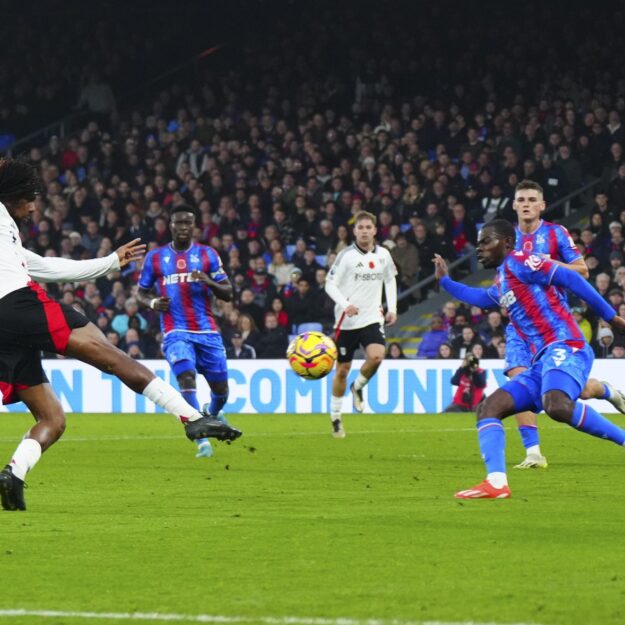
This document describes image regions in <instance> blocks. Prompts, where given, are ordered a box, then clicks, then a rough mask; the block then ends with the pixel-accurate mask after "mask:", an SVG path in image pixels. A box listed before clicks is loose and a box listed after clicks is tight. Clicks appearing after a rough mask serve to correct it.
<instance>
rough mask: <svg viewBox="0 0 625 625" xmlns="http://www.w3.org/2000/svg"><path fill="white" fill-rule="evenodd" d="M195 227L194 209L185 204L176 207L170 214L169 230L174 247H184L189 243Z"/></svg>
mask: <svg viewBox="0 0 625 625" xmlns="http://www.w3.org/2000/svg"><path fill="white" fill-rule="evenodd" d="M194 227H195V209H194V208H192V207H191V206H187V205H186V204H180V205H179V206H176V208H174V209H173V211H172V212H171V218H170V222H169V229H170V230H171V238H172V240H173V242H174V245H175V246H176V247H186V246H188V245H189V244H190V243H191V236H192V235H193V228H194Z"/></svg>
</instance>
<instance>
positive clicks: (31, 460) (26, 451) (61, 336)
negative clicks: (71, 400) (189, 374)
mask: <svg viewBox="0 0 625 625" xmlns="http://www.w3.org/2000/svg"><path fill="white" fill-rule="evenodd" d="M40 192H41V183H40V181H39V178H38V176H37V172H36V170H35V168H34V167H33V166H32V165H30V164H29V163H27V162H25V161H21V160H14V159H0V391H1V392H2V400H3V403H5V404H9V403H13V402H17V401H23V402H24V403H25V404H26V406H27V407H28V409H29V410H30V412H31V413H32V415H33V417H34V418H35V420H36V421H37V423H36V424H35V425H34V426H33V427H32V428H31V429H30V430H29V431H28V432H27V433H26V435H25V436H24V438H23V440H22V441H21V442H20V444H19V445H18V446H17V449H16V450H15V452H14V453H13V456H12V457H11V460H10V462H9V464H8V465H7V466H6V467H5V468H4V469H3V470H2V471H0V501H1V503H2V507H3V508H4V509H5V510H25V509H26V504H25V502H24V480H25V478H26V474H27V473H28V472H29V471H30V470H31V469H32V468H33V467H34V466H35V465H36V464H37V462H38V461H39V459H40V458H41V454H42V453H43V452H45V451H46V450H47V449H48V448H49V447H50V446H51V445H53V444H54V443H55V442H56V441H57V440H58V439H59V438H60V437H61V435H62V434H63V431H64V430H65V413H64V412H63V408H62V406H61V403H60V402H59V400H58V399H57V397H56V395H55V394H54V392H53V390H52V387H51V386H50V383H49V382H48V379H47V378H46V374H45V373H44V371H43V368H42V366H41V355H40V353H41V351H46V352H54V353H57V354H62V355H64V356H67V357H69V358H77V359H78V360H81V361H82V362H86V363H88V364H90V365H93V366H94V367H96V368H97V369H99V370H100V371H103V372H106V373H110V374H113V375H115V376H117V377H118V378H119V379H120V380H121V381H122V382H124V384H126V386H128V387H129V388H130V389H132V390H133V391H135V392H136V393H141V394H142V395H144V396H145V397H147V398H148V399H150V400H151V401H153V402H154V403H155V404H156V405H157V406H160V407H161V408H163V410H165V411H167V412H169V413H171V414H173V415H174V416H175V417H177V418H178V419H179V420H180V421H181V422H182V423H183V424H184V426H185V430H186V434H187V437H188V438H190V439H191V440H195V439H198V438H205V437H214V438H218V439H222V440H234V439H236V438H238V437H239V436H241V432H240V431H239V430H237V429H236V428H232V427H231V426H229V425H227V424H224V423H222V422H221V421H218V420H216V419H213V418H211V417H208V416H205V415H203V414H202V413H201V412H199V411H198V410H197V409H196V408H194V407H193V406H191V405H189V404H188V403H187V402H186V401H185V400H184V399H183V397H182V396H181V395H180V393H178V391H177V390H176V389H174V388H173V387H172V386H171V385H169V384H167V383H166V382H164V381H163V380H161V379H160V378H158V377H156V376H155V375H154V373H152V372H151V371H150V370H149V369H147V368H146V367H145V366H143V365H142V364H141V363H139V362H137V361H136V360H133V359H132V358H131V357H130V356H128V354H125V353H124V352H122V351H121V350H119V349H117V348H116V347H114V346H113V345H112V344H111V343H109V342H108V341H107V340H106V338H105V336H104V334H102V332H101V331H100V330H99V329H98V328H97V327H96V326H95V325H94V324H93V323H91V322H90V321H89V320H88V319H87V318H86V317H85V316H84V315H82V314H81V313H79V312H78V311H76V310H74V309H73V308H71V307H69V306H66V305H64V304H59V303H58V302H56V301H54V300H52V299H50V298H49V297H48V296H47V294H46V292H45V291H44V290H43V289H42V288H41V287H40V286H39V285H38V284H36V283H35V282H33V280H40V281H43V282H59V281H84V280H93V279H94V278H97V277H99V276H103V275H106V274H107V273H109V272H111V271H117V270H119V268H120V267H123V266H124V265H126V264H128V263H129V262H132V261H135V260H138V259H139V258H140V257H142V256H143V253H144V251H145V246H144V245H141V244H140V243H139V240H138V239H136V240H134V241H131V242H130V243H128V244H126V245H123V246H121V247H120V248H119V249H118V250H116V251H115V252H113V253H112V254H110V255H109V256H107V257H105V258H96V259H93V260H82V261H73V260H68V259H65V258H45V259H43V258H42V257H41V256H38V255H37V254H34V253H32V252H29V251H28V250H25V249H24V248H23V247H22V241H21V238H20V233H19V229H18V224H19V223H21V222H22V221H28V220H29V219H30V218H31V217H32V214H33V213H34V211H35V199H36V198H37V196H38V194H39V193H40Z"/></svg>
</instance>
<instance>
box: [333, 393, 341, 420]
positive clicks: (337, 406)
mask: <svg viewBox="0 0 625 625" xmlns="http://www.w3.org/2000/svg"><path fill="white" fill-rule="evenodd" d="M342 408H343V398H342V397H335V396H334V395H332V399H331V400H330V418H331V419H332V421H336V420H337V419H340V418H341V410H342Z"/></svg>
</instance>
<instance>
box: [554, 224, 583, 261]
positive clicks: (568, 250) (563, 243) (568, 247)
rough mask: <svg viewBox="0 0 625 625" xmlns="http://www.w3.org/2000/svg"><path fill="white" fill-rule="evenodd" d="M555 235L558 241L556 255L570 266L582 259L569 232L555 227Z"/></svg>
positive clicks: (558, 226) (561, 227)
mask: <svg viewBox="0 0 625 625" xmlns="http://www.w3.org/2000/svg"><path fill="white" fill-rule="evenodd" d="M555 233H556V240H557V241H558V253H559V254H560V258H561V259H562V260H563V261H564V262H565V263H567V264H570V263H573V262H575V261H576V260H579V259H580V258H583V257H582V254H581V252H580V251H579V249H577V245H575V243H574V242H573V238H572V237H571V235H570V234H569V231H568V230H567V229H566V228H565V227H564V226H560V225H556V227H555Z"/></svg>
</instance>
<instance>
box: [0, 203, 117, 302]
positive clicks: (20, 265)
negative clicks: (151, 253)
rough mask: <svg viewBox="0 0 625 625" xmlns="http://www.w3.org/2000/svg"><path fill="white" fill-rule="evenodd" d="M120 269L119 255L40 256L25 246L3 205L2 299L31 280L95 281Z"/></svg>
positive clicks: (0, 214) (0, 240)
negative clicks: (70, 257) (99, 256)
mask: <svg viewBox="0 0 625 625" xmlns="http://www.w3.org/2000/svg"><path fill="white" fill-rule="evenodd" d="M115 269H119V257H118V256H117V254H116V253H115V252H113V253H112V254H109V255H108V256H105V257H104V258H94V259H92V260H68V259H66V258H49V257H46V258H44V257H42V256H39V255H37V254H35V253H33V252H31V251H29V250H25V249H24V248H23V247H22V240H21V239H20V232H19V229H18V227H17V225H16V223H15V221H14V219H13V217H11V215H10V214H9V211H8V210H7V208H6V206H5V205H4V204H3V203H2V202H0V298H3V297H4V296H5V295H8V294H9V293H12V292H13V291H17V289H21V288H23V287H25V286H27V285H28V283H29V282H30V281H31V280H38V281H39V282H57V281H62V280H76V281H79V280H93V279H94V278H99V277H100V276H104V275H106V274H107V273H109V272H110V271H114V270H115Z"/></svg>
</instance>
